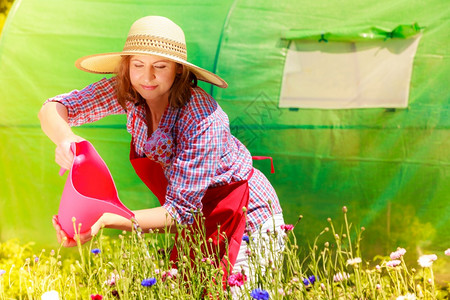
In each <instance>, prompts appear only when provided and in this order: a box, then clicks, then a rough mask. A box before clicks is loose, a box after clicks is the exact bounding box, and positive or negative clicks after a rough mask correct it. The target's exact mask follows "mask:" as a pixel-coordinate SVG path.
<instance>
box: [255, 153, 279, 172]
mask: <svg viewBox="0 0 450 300" xmlns="http://www.w3.org/2000/svg"><path fill="white" fill-rule="evenodd" d="M252 158H253V160H263V159H270V173H272V174H273V173H275V168H274V167H273V159H272V157H271V156H252Z"/></svg>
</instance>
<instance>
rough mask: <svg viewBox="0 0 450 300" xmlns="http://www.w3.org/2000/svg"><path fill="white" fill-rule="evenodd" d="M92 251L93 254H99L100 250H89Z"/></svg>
mask: <svg viewBox="0 0 450 300" xmlns="http://www.w3.org/2000/svg"><path fill="white" fill-rule="evenodd" d="M91 252H92V253H94V254H95V255H97V254H100V252H102V251H101V250H100V249H98V248H94V249H92V250H91Z"/></svg>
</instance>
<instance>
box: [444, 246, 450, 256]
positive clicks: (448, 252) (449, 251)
mask: <svg viewBox="0 0 450 300" xmlns="http://www.w3.org/2000/svg"><path fill="white" fill-rule="evenodd" d="M444 253H445V255H448V256H450V248H448V249H447V250H445V252H444Z"/></svg>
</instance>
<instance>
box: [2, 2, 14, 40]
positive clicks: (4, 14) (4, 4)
mask: <svg viewBox="0 0 450 300" xmlns="http://www.w3.org/2000/svg"><path fill="white" fill-rule="evenodd" d="M13 2H14V0H0V33H1V32H2V29H3V25H4V24H5V21H6V17H7V16H8V13H9V10H10V9H11V6H12V5H13Z"/></svg>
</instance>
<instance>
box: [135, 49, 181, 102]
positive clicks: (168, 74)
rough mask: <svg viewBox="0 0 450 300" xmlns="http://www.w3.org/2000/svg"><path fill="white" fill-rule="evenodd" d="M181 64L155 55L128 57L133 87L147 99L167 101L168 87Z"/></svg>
mask: <svg viewBox="0 0 450 300" xmlns="http://www.w3.org/2000/svg"><path fill="white" fill-rule="evenodd" d="M180 68H181V66H179V65H177V64H176V63H175V62H173V61H171V60H168V59H165V58H163V57H159V56H155V55H134V56H132V57H131V59H130V80H131V85H132V86H133V88H134V89H135V90H136V91H137V92H138V93H139V94H140V95H141V96H142V98H144V99H145V100H147V101H150V102H159V101H161V100H163V101H168V99H169V93H170V88H171V87H172V84H173V81H174V80H175V75H176V74H177V71H178V72H179V71H180V70H179V69H180Z"/></svg>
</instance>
